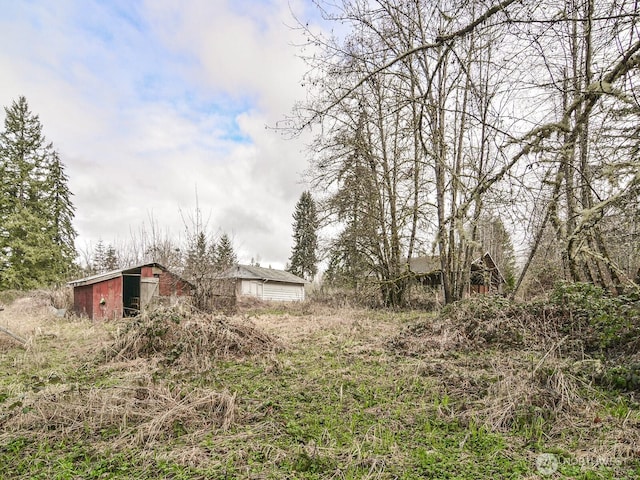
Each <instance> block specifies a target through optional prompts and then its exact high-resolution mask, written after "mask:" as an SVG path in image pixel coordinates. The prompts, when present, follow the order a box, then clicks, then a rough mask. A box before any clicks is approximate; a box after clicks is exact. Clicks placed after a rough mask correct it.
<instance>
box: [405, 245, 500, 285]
mask: <svg viewBox="0 0 640 480" xmlns="http://www.w3.org/2000/svg"><path fill="white" fill-rule="evenodd" d="M474 267H475V269H482V268H485V269H488V270H491V271H493V272H495V273H496V274H497V275H498V278H499V281H500V282H502V283H505V280H504V277H503V276H502V272H500V269H499V268H498V266H497V265H496V262H495V261H494V260H493V257H492V256H491V254H490V253H489V252H487V253H485V254H484V255H482V256H481V257H478V258H477V259H475V260H474V261H473V262H471V268H472V269H474ZM409 270H411V271H412V272H413V273H414V274H416V275H430V274H433V273H439V272H440V271H441V270H442V268H441V266H440V257H439V256H437V255H430V256H424V257H415V258H410V259H409Z"/></svg>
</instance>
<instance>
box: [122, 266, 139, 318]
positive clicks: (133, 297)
mask: <svg viewBox="0 0 640 480" xmlns="http://www.w3.org/2000/svg"><path fill="white" fill-rule="evenodd" d="M122 304H123V307H124V316H125V317H134V316H136V315H138V314H139V313H140V275H123V276H122Z"/></svg>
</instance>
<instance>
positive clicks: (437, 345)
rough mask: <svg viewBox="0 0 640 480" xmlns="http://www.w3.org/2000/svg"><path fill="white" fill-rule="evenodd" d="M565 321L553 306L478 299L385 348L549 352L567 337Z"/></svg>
mask: <svg viewBox="0 0 640 480" xmlns="http://www.w3.org/2000/svg"><path fill="white" fill-rule="evenodd" d="M566 320H567V316H566V313H565V312H563V311H562V310H561V309H559V308H557V307H555V306H553V305H545V304H543V303H528V304H522V303H516V302H509V301H507V300H505V299H503V298H497V297H476V298H473V299H471V300H468V301H463V302H459V303H457V304H455V305H452V306H450V307H447V308H445V309H443V310H442V312H441V314H440V315H439V317H438V318H436V319H431V318H430V319H427V320H424V321H420V322H418V323H415V324H413V325H410V326H408V327H407V328H406V329H405V330H404V331H403V332H401V333H400V334H399V335H397V336H396V337H394V338H392V339H391V340H390V341H389V342H388V344H387V345H388V347H389V348H391V349H393V350H395V351H398V352H401V353H404V354H408V355H420V354H421V353H425V352H433V351H440V352H446V351H452V350H476V349H481V348H486V347H488V346H490V347H492V348H500V349H514V348H517V349H522V348H528V349H534V350H545V349H547V348H549V347H550V346H551V345H553V344H554V343H557V342H558V341H559V340H560V339H561V338H563V337H564V336H566V335H565V330H566V329H565V328H564V327H565V326H566ZM569 343H570V342H569ZM563 344H564V345H566V344H567V342H563Z"/></svg>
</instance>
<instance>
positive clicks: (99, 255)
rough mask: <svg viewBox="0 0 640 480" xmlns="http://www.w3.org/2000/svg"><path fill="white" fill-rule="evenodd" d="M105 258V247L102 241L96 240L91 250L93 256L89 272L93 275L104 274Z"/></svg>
mask: <svg viewBox="0 0 640 480" xmlns="http://www.w3.org/2000/svg"><path fill="white" fill-rule="evenodd" d="M106 258H107V251H106V247H105V246H104V242H103V241H102V239H100V240H98V243H96V246H95V248H94V249H93V255H92V258H91V270H92V272H93V273H104V272H106V269H105V267H104V264H105V261H106Z"/></svg>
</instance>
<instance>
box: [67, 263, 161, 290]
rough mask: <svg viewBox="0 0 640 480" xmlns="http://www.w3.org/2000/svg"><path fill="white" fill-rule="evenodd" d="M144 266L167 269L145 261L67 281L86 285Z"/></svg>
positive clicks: (74, 285) (75, 284)
mask: <svg viewBox="0 0 640 480" xmlns="http://www.w3.org/2000/svg"><path fill="white" fill-rule="evenodd" d="M142 267H158V268H161V269H162V270H165V271H166V270H167V269H166V268H165V267H163V266H162V265H160V264H159V263H155V262H151V263H143V264H142V265H134V266H132V267H127V268H120V269H118V270H112V271H110V272H105V273H98V274H97V275H91V276H90V277H85V278H80V279H78V280H72V281H70V282H68V283H67V285H71V286H72V287H82V286H84V285H92V284H94V283H100V282H104V281H106V280H111V279H112V278H116V277H121V276H122V275H123V274H128V273H129V274H130V273H133V272H134V271H136V270H140V269H141V268H142Z"/></svg>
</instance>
